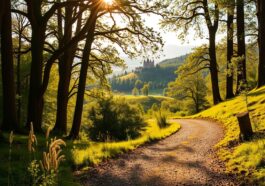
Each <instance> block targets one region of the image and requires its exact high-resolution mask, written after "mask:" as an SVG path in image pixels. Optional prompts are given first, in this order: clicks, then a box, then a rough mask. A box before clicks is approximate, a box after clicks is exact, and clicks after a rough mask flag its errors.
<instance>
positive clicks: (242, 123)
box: [237, 112, 253, 140]
mask: <svg viewBox="0 0 265 186" xmlns="http://www.w3.org/2000/svg"><path fill="white" fill-rule="evenodd" d="M237 120H238V124H239V128H240V138H241V139H242V140H249V139H250V138H251V137H252V135H253V130H252V127H251V121H250V118H249V113H248V112H244V113H240V114H238V115H237Z"/></svg>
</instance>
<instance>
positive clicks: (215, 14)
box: [162, 0, 222, 104]
mask: <svg viewBox="0 0 265 186" xmlns="http://www.w3.org/2000/svg"><path fill="white" fill-rule="evenodd" d="M169 4H170V5H169V8H168V9H169V16H165V17H166V18H165V19H164V20H163V22H162V25H165V26H168V27H169V28H172V27H174V28H175V29H176V30H180V29H183V31H184V32H182V34H181V35H180V36H181V37H183V35H184V36H185V34H186V33H187V31H188V30H189V29H190V28H195V29H197V31H198V33H199V35H203V32H202V29H204V27H203V25H202V24H201V23H202V21H204V22H205V23H206V27H207V30H208V36H207V37H208V38H209V48H208V55H209V60H210V67H209V70H210V74H211V83H212V93H213V102H214V104H218V103H219V102H221V101H222V99H221V96H220V90H219V78H218V65H217V59H216V33H217V30H218V26H219V16H220V12H219V7H218V3H217V2H215V1H214V2H213V3H209V2H208V0H201V1H198V0H189V1H186V0H182V1H175V2H174V3H172V2H169ZM172 25H173V26H172Z"/></svg>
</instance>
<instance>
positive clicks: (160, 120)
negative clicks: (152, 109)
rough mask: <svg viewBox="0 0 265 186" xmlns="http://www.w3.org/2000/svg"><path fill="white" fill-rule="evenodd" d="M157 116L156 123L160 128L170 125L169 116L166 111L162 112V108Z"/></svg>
mask: <svg viewBox="0 0 265 186" xmlns="http://www.w3.org/2000/svg"><path fill="white" fill-rule="evenodd" d="M155 118H156V123H157V125H158V126H159V128H165V127H167V126H168V122H167V116H166V114H165V113H163V112H161V110H159V111H158V112H157V113H156V114H155Z"/></svg>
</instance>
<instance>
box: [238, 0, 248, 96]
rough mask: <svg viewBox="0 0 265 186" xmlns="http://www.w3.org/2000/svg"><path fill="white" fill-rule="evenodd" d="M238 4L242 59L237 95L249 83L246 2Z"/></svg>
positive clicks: (240, 0) (239, 63)
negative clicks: (247, 71)
mask: <svg viewBox="0 0 265 186" xmlns="http://www.w3.org/2000/svg"><path fill="white" fill-rule="evenodd" d="M236 4H237V42H238V51H237V56H238V57H239V58H240V60H239V62H238V67H237V94H238V93H240V92H241V91H242V90H244V89H245V87H244V86H245V85H246V83H247V73H246V41H245V18H244V17H245V15H244V14H245V13H244V0H236Z"/></svg>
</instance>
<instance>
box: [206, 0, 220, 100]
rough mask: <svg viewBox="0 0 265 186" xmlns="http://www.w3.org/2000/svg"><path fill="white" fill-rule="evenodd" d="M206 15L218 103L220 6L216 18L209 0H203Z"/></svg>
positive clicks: (215, 94) (216, 11)
mask: <svg viewBox="0 0 265 186" xmlns="http://www.w3.org/2000/svg"><path fill="white" fill-rule="evenodd" d="M203 8H204V17H205V21H206V24H207V27H208V31H209V57H210V74H211V83H212V93H213V103H214V104H215V105H216V104H218V103H220V102H221V101H222V99H221V96H220V90H219V80H218V69H217V59H216V41H215V40H216V32H217V30H218V27H219V14H220V12H219V8H218V5H217V4H215V10H214V19H213V20H212V19H211V17H210V12H209V7H208V0H203Z"/></svg>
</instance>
